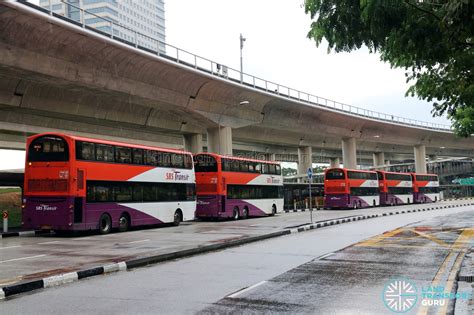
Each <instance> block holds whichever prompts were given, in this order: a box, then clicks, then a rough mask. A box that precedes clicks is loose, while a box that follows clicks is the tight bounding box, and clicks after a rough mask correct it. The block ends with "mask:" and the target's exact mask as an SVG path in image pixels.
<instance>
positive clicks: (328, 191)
mask: <svg viewBox="0 0 474 315" xmlns="http://www.w3.org/2000/svg"><path fill="white" fill-rule="evenodd" d="M324 194H325V196H324V207H325V208H329V209H335V208H354V209H356V208H365V207H371V206H374V207H375V206H378V205H379V204H380V197H379V184H378V178H377V172H375V171H361V170H350V169H345V168H329V169H327V170H326V171H325V172H324Z"/></svg>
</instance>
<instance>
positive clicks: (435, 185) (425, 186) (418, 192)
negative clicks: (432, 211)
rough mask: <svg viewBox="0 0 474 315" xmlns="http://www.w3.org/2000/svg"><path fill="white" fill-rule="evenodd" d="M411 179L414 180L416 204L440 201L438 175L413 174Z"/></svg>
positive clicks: (414, 199)
mask: <svg viewBox="0 0 474 315" xmlns="http://www.w3.org/2000/svg"><path fill="white" fill-rule="evenodd" d="M411 178H412V180H413V201H414V202H415V203H427V202H437V201H438V200H440V195H439V180H438V175H436V174H417V173H411Z"/></svg>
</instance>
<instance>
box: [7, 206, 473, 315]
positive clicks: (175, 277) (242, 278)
mask: <svg viewBox="0 0 474 315" xmlns="http://www.w3.org/2000/svg"><path fill="white" fill-rule="evenodd" d="M467 210H471V213H470V216H471V217H472V206H469V207H464V209H462V208H455V209H446V210H439V211H431V212H417V213H412V214H405V215H400V216H390V217H380V218H376V219H372V220H367V221H356V222H352V223H348V224H342V225H336V226H331V227H327V228H323V229H318V230H312V231H309V232H304V233H298V234H292V235H288V236H284V237H279V238H274V239H269V240H266V241H261V242H257V243H252V244H248V245H244V246H240V247H236V248H230V249H227V250H223V251H218V252H213V253H209V254H205V255H198V256H194V257H190V258H186V259H180V260H176V261H170V262H167V263H162V264H158V265H154V266H150V267H147V268H140V269H135V270H132V271H129V272H123V273H117V274H111V275H107V276H100V277H94V278H91V279H88V280H84V281H80V282H76V283H73V284H69V285H64V286H60V287H56V288H51V289H46V290H40V291H35V292H34V293H31V294H27V295H21V296H18V297H15V298H12V299H9V300H6V301H4V302H0V308H1V311H2V313H3V312H4V313H5V314H44V313H48V314H64V313H68V314H84V313H101V314H112V313H113V314H117V313H118V314H131V313H137V314H144V313H145V314H158V313H160V314H175V313H179V314H181V313H196V312H199V311H205V312H214V311H216V312H219V313H220V312H221V311H224V312H227V311H232V310H233V311H237V312H241V311H244V310H248V311H253V312H259V313H260V312H262V311H265V310H267V309H266V308H263V309H262V308H261V307H260V308H256V309H251V308H250V309H246V308H245V307H243V306H239V307H237V308H233V306H232V305H230V306H229V305H223V303H222V301H228V300H229V299H230V298H228V296H229V295H232V294H233V293H236V292H238V291H240V290H242V289H243V288H247V287H251V286H253V285H256V284H260V283H262V281H267V282H271V281H272V279H273V278H275V277H284V275H285V273H286V272H288V271H289V272H291V270H293V269H294V268H298V266H301V265H302V264H305V263H308V262H311V261H313V260H314V259H315V258H317V257H318V256H323V255H326V254H329V253H333V252H335V251H337V250H340V249H342V248H345V247H347V246H349V245H351V244H354V243H357V242H360V241H363V240H367V239H368V238H372V237H374V236H377V235H379V234H381V233H383V232H386V231H390V230H393V229H396V228H398V227H401V226H404V225H406V224H409V223H413V222H417V221H421V220H426V219H429V218H434V217H439V216H444V217H443V219H442V220H447V218H449V217H450V216H453V215H454V213H460V212H462V211H467ZM262 220H263V219H262ZM250 221H255V222H258V221H259V220H248V222H250ZM242 222H243V221H242ZM426 252H428V253H430V251H429V250H427V251H426ZM330 257H331V256H328V258H330ZM384 257H385V256H384ZM436 263H438V261H435V262H433V265H434V264H436ZM299 268H301V267H299ZM433 268H435V267H433ZM430 270H431V269H430ZM336 271H337V270H336ZM342 271H344V269H343V268H342ZM360 276H364V274H362V273H360ZM387 276H388V275H387ZM327 277H330V276H327ZM333 277H334V278H329V279H336V280H337V279H339V280H340V279H342V278H339V276H338V275H337V273H336V272H335V271H334V274H333ZM368 279H372V280H374V279H377V278H371V277H367V278H362V279H354V281H355V280H357V281H360V282H357V283H358V284H359V285H360V284H361V283H362V284H363V283H365V282H366V281H368ZM335 283H338V282H335ZM259 286H262V290H264V289H265V286H264V285H259ZM339 287H340V286H339V283H338V286H337V288H339ZM342 287H343V286H342ZM324 288H326V287H323V288H322V289H324ZM320 289H321V288H320ZM377 289H378V287H377ZM254 290H257V291H255V292H260V291H258V290H259V289H258V287H257V288H255V289H252V290H250V291H248V292H249V294H250V293H252V295H253V293H254ZM278 290H279V291H278V292H277V293H278V294H277V296H278V297H281V296H282V295H285V293H286V294H288V295H289V296H291V295H292V294H293V293H296V291H294V290H293V289H292V287H291V286H286V287H281V288H279V289H278ZM320 292H321V291H315V292H314V294H311V296H310V298H311V299H317V298H318V293H320ZM322 292H324V291H322ZM237 294H240V293H237ZM244 294H245V293H244ZM262 294H267V296H270V299H269V301H271V302H270V305H271V304H272V303H275V301H273V300H272V299H271V297H272V296H274V295H275V292H266V291H264V293H262ZM293 295H295V296H296V294H293ZM226 297H227V298H226ZM377 298H378V301H379V302H380V292H379V291H377ZM222 299H224V300H222ZM331 299H332V297H331V296H329V297H328V300H327V303H328V304H330V303H332V302H331ZM215 303H216V304H215ZM226 303H227V302H226ZM334 305H335V306H337V304H334ZM221 307H222V308H221ZM229 307H230V308H229ZM268 310H269V311H270V310H271V308H268ZM273 310H274V311H278V310H279V309H273ZM305 310H308V309H304V308H303V309H298V308H294V309H291V308H290V309H289V311H290V312H291V311H303V312H304V311H305ZM311 310H312V313H314V312H313V311H314V309H311ZM346 310H347V309H346Z"/></svg>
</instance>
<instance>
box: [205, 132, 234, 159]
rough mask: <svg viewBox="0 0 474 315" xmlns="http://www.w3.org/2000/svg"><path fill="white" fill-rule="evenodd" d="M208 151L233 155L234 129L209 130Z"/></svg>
mask: <svg viewBox="0 0 474 315" xmlns="http://www.w3.org/2000/svg"><path fill="white" fill-rule="evenodd" d="M207 151H208V152H213V153H218V154H223V155H232V128H231V127H222V126H221V127H220V128H210V129H207Z"/></svg>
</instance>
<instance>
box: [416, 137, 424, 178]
mask: <svg viewBox="0 0 474 315" xmlns="http://www.w3.org/2000/svg"><path fill="white" fill-rule="evenodd" d="M414 152H415V172H417V173H422V174H424V173H426V148H425V146H424V145H423V144H420V145H415V147H414Z"/></svg>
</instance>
